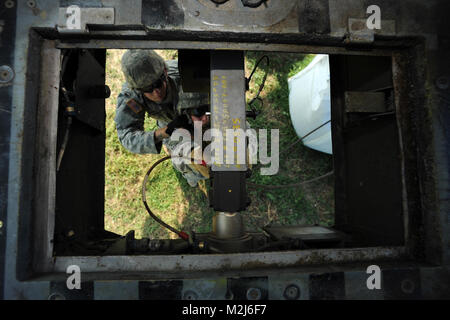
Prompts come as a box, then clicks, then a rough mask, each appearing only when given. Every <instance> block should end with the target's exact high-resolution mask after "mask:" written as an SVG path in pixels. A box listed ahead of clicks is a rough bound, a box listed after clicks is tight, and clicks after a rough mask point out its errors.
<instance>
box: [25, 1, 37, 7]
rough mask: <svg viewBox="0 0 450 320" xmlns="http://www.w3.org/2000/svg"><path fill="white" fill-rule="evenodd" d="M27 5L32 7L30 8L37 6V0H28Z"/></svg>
mask: <svg viewBox="0 0 450 320" xmlns="http://www.w3.org/2000/svg"><path fill="white" fill-rule="evenodd" d="M27 6H28V7H30V8H36V1H34V0H28V1H27Z"/></svg>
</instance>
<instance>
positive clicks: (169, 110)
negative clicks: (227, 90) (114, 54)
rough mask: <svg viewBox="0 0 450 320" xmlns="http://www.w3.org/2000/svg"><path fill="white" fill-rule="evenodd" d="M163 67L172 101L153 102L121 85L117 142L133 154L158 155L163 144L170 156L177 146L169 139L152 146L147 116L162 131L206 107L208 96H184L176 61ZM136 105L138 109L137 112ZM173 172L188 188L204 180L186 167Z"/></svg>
mask: <svg viewBox="0 0 450 320" xmlns="http://www.w3.org/2000/svg"><path fill="white" fill-rule="evenodd" d="M165 65H166V67H167V71H168V90H169V91H168V93H167V94H168V95H171V99H169V100H168V99H165V100H164V101H163V102H162V103H156V102H153V101H151V100H149V99H147V98H146V97H145V96H144V94H143V93H142V92H140V91H139V90H134V89H133V88H131V86H130V85H129V83H127V82H125V83H124V84H123V86H122V91H121V92H120V94H119V96H118V97H117V109H116V117H115V122H116V129H117V134H118V138H119V141H120V143H121V144H122V145H123V146H124V147H125V148H126V149H127V150H129V151H130V152H132V153H139V154H147V153H152V154H159V153H160V152H161V147H162V144H164V145H165V146H166V147H167V149H168V151H169V152H172V150H173V149H174V148H175V147H176V146H177V145H178V143H179V142H178V141H171V140H170V138H166V139H164V140H163V141H162V143H161V142H159V143H155V137H154V132H155V131H154V130H151V131H145V130H144V121H145V115H146V114H148V116H149V117H151V118H153V119H156V120H157V125H158V127H159V128H163V127H165V126H166V125H167V124H168V123H169V122H170V121H172V120H173V119H175V118H176V117H177V116H178V115H181V114H185V115H186V117H187V116H188V115H187V110H188V109H190V108H196V107H198V106H200V105H203V104H205V103H209V97H208V94H205V93H187V92H183V90H182V88H181V80H180V75H179V71H178V61H177V60H169V61H166V62H165ZM166 100H167V101H166ZM136 105H138V106H139V107H140V108H136ZM136 111H137V112H136ZM176 169H177V170H178V171H180V172H181V173H182V174H183V176H184V177H185V178H186V179H187V181H188V183H189V184H190V185H191V186H195V185H196V184H197V182H198V181H199V180H202V179H205V177H204V176H203V175H201V174H200V173H198V172H195V171H194V170H192V168H191V167H189V166H188V165H186V164H181V165H179V166H176Z"/></svg>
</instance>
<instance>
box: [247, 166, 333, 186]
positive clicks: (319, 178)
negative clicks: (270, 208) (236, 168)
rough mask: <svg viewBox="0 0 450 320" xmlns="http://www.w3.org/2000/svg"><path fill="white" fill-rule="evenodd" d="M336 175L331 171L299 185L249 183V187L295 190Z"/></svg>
mask: <svg viewBox="0 0 450 320" xmlns="http://www.w3.org/2000/svg"><path fill="white" fill-rule="evenodd" d="M333 173H334V171H333V170H331V171H330V172H327V173H325V174H324V175H321V176H319V177H316V178H313V179H310V180H306V181H302V182H299V183H291V184H280V185H270V184H256V183H253V182H247V185H248V186H249V187H254V188H265V189H283V188H293V187H300V186H302V185H305V184H308V183H311V182H314V181H318V180H321V179H323V178H326V177H328V176H331V175H332V174H333Z"/></svg>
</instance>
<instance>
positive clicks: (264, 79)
mask: <svg viewBox="0 0 450 320" xmlns="http://www.w3.org/2000/svg"><path fill="white" fill-rule="evenodd" d="M264 58H266V61H267V62H266V73H265V74H264V77H263V80H262V82H261V84H260V86H259V89H258V92H257V93H256V95H255V97H254V98H253V99H252V100H250V102H249V103H248V105H249V106H251V105H252V104H253V103H254V102H255V100H257V99H258V98H259V95H260V93H261V91H262V90H263V89H264V84H265V83H266V79H267V75H268V74H269V64H270V60H269V57H268V56H266V55H264V56H262V57H261V58H259V60H258V62H256V64H255V67H254V68H253V70H252V72H251V73H250V76H249V77H248V79H247V87H248V86H249V84H250V81H251V80H252V77H253V74H254V73H255V71H256V69H257V68H258V66H259V64H260V63H261V61H262V60H263V59H264Z"/></svg>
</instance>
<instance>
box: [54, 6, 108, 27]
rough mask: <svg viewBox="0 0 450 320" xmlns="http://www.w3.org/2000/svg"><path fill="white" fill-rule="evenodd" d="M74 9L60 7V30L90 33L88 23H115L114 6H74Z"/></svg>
mask: <svg viewBox="0 0 450 320" xmlns="http://www.w3.org/2000/svg"><path fill="white" fill-rule="evenodd" d="M73 10H75V11H73ZM73 10H71V9H70V7H65V8H59V14H58V25H57V29H58V32H61V33H88V32H89V28H88V25H94V24H95V25H113V24H114V21H115V18H114V14H115V12H114V8H80V7H74V9H73ZM72 15H73V16H72ZM77 19H79V20H78V21H77Z"/></svg>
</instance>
